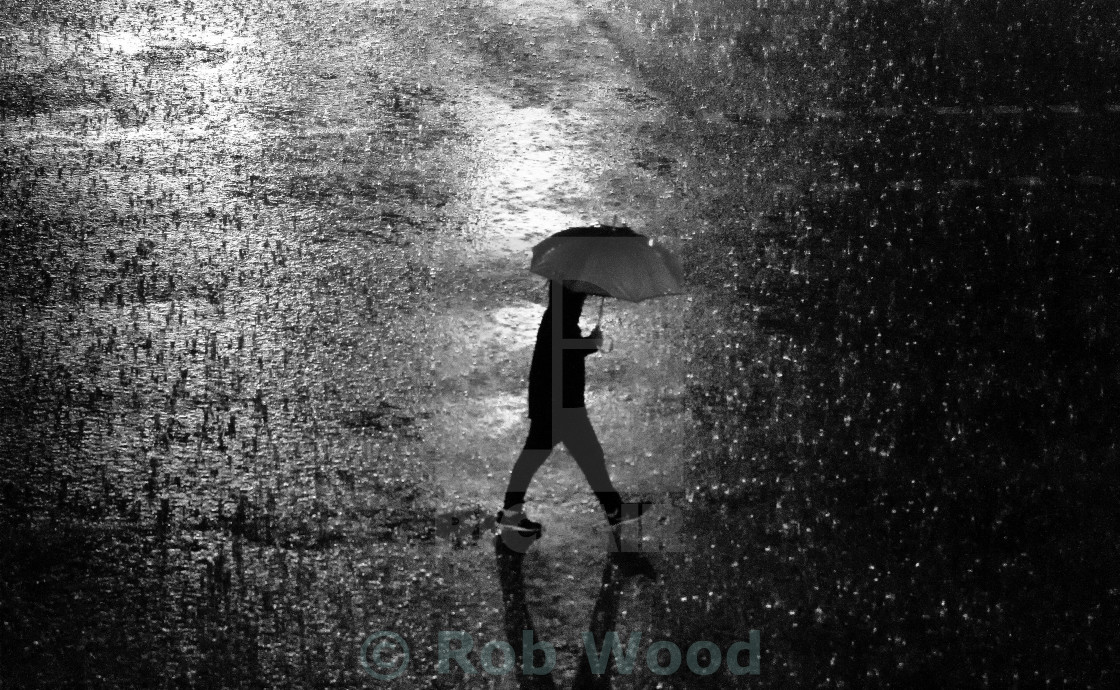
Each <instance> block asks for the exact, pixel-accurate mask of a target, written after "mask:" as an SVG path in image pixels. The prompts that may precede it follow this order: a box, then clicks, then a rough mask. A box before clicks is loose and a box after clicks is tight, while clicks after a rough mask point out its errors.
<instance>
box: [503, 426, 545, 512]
mask: <svg viewBox="0 0 1120 690" xmlns="http://www.w3.org/2000/svg"><path fill="white" fill-rule="evenodd" d="M555 445H556V444H555V443H554V442H553V434H552V425H551V424H550V423H549V422H548V421H546V420H541V419H533V420H532V421H531V422H530V423H529V436H528V438H526V439H525V447H524V448H523V449H522V450H521V454H520V455H519V456H517V462H515V463H514V464H513V471H512V472H510V475H509V486H508V487H507V488H506V497H505V501H504V505H503V508H507V509H508V508H513V507H515V506H519V505H521V504H522V503H524V502H525V494H526V492H528V491H529V484H530V483H531V482H532V481H533V475H535V474H536V473H537V470H539V469H540V468H541V465H543V464H544V461H545V460H547V459H548V456H549V455H550V454H551V453H552V447H553V446H555Z"/></svg>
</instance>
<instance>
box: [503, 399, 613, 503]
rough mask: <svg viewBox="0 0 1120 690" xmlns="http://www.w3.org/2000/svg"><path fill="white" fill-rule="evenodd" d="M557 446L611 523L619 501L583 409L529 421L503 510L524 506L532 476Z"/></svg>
mask: <svg viewBox="0 0 1120 690" xmlns="http://www.w3.org/2000/svg"><path fill="white" fill-rule="evenodd" d="M557 443H563V444H564V447H565V448H567V449H568V452H569V453H571V454H572V457H574V458H575V459H576V463H577V464H578V465H579V468H580V470H581V471H582V472H583V476H584V477H586V478H587V483H588V484H590V485H591V490H592V491H594V492H595V497H596V498H598V499H599V503H600V504H601V505H602V506H603V510H604V511H606V513H607V516H608V517H609V518H612V521H613V518H615V517H616V516H617V515H618V513H619V509H620V508H621V506H622V499H621V498H620V497H619V495H618V492H617V491H615V488H614V485H613V484H612V483H611V478H610V475H608V474H607V463H606V459H605V458H604V456H603V447H602V446H601V445H600V444H599V438H598V437H597V436H596V435H595V429H594V428H593V427H592V426H591V420H590V419H589V418H588V416H587V408H586V407H569V408H562V409H558V410H556V411H554V413H553V414H552V415H551V416H548V415H543V416H538V417H534V418H533V419H532V420H531V421H530V424H529V437H528V438H527V439H525V447H524V448H523V449H522V451H521V455H519V456H518V457H517V462H516V463H514V465H513V472H512V473H511V474H510V477H509V488H508V489H507V490H506V498H505V507H506V508H511V507H513V506H515V505H519V504H521V503H524V502H525V493H526V492H527V491H528V490H529V483H530V482H532V481H533V475H534V474H536V473H537V470H539V469H540V468H541V465H543V464H544V462H545V460H547V459H548V456H549V455H551V454H552V449H553V448H555V447H556V444H557Z"/></svg>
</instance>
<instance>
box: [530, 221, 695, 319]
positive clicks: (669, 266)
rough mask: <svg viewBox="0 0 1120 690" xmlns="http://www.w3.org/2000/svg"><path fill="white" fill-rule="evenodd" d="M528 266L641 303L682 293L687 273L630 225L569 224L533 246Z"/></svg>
mask: <svg viewBox="0 0 1120 690" xmlns="http://www.w3.org/2000/svg"><path fill="white" fill-rule="evenodd" d="M529 270H530V271H532V272H533V273H536V274H537V275H539V276H544V277H545V278H549V279H551V280H565V281H569V282H568V287H569V288H570V289H572V290H574V291H576V292H583V293H586V294H589V295H601V296H604V297H617V298H618V299H624V300H627V301H629V302H641V301H643V300H647V299H650V298H653V297H661V296H663V295H676V294H680V293H681V291H682V286H683V284H684V273H683V271H681V266H680V262H678V261H677V258H676V257H675V256H673V255H672V253H670V252H669V250H667V249H665V248H664V247H661V246H659V245H656V244H654V243H653V240H651V239H650V238H648V237H646V236H645V235H640V234H638V233H636V232H634V231H633V230H631V229H630V228H627V227H612V226H608V225H597V226H592V227H584V228H568V229H567V230H561V231H560V232H558V233H556V234H554V235H552V236H551V237H549V238H547V239H545V240H543V241H542V242H540V243H539V244H537V245H536V246H535V247H533V261H532V264H531V265H530V266H529Z"/></svg>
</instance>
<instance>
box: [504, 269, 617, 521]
mask: <svg viewBox="0 0 1120 690" xmlns="http://www.w3.org/2000/svg"><path fill="white" fill-rule="evenodd" d="M564 283H567V281H564ZM564 283H561V284H557V283H556V282H555V281H549V299H548V308H547V309H546V310H545V312H544V317H543V318H542V319H541V325H540V329H539V330H538V331H537V343H536V347H535V348H534V350H533V362H532V365H531V366H530V369H529V419H530V423H529V437H528V438H527V439H526V440H525V447H524V449H523V450H522V451H521V455H520V456H518V458H517V462H516V463H515V464H514V466H513V472H512V473H511V474H510V478H509V487H508V488H507V490H506V496H505V504H504V507H503V509H502V511H501V512H500V513H499V514H498V522H499V523H500V526H501V528H502V531H503V535H505V534H506V533H507V532H512V533H514V534H519V535H522V536H524V537H530V538H539V537H540V536H541V525H540V523H538V522H534V521H532V520H530V519H529V518H528V517H526V515H525V511H524V503H525V493H526V491H528V489H529V483H530V482H531V481H532V480H533V475H534V474H536V472H537V470H538V469H540V467H541V465H543V464H544V462H545V460H547V459H548V456H549V455H550V454H551V453H552V449H553V448H554V447H555V446H556V444H557V443H559V442H563V443H564V446H565V447H566V448H567V449H568V452H570V453H571V454H572V456H573V457H574V458H575V459H576V462H577V463H578V464H579V468H580V469H581V470H582V471H583V474H584V476H585V477H586V478H587V481H588V483H589V484H590V485H591V489H592V490H593V491H594V492H595V496H596V498H598V499H599V503H600V505H602V507H603V510H604V511H605V512H606V514H607V520H608V521H609V522H610V524H611V525H616V524H618V523H619V522H620V521H621V519H622V499H621V498H620V497H619V495H618V492H617V491H616V490H615V488H614V486H613V485H612V484H611V479H610V476H609V475H608V474H607V465H606V461H605V459H604V457H603V447H602V446H601V445H599V439H598V438H597V437H596V436H595V429H594V428H592V426H591V420H590V419H588V417H587V408H586V407H585V406H584V398H583V389H584V378H585V371H584V358H586V357H587V356H588V355H590V354H591V353H593V352H595V351H596V350H597V349H598V348H599V346H600V345H601V344H602V342H603V339H602V334H601V333H600V332H599V328H598V327H596V328H595V330H594V331H592V332H591V334H590V335H589V336H586V337H584V336H582V335H581V334H580V330H579V315H580V312H581V311H582V310H583V302H584V299H585V298H586V297H587V296H586V295H585V294H583V293H581V292H575V291H573V290H571V289H569V287H568V285H567V284H564Z"/></svg>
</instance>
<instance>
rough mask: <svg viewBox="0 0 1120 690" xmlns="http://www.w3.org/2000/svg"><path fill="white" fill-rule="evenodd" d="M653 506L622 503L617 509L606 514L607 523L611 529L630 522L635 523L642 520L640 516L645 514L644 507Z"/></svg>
mask: <svg viewBox="0 0 1120 690" xmlns="http://www.w3.org/2000/svg"><path fill="white" fill-rule="evenodd" d="M650 505H653V504H652V503H623V504H622V505H621V506H619V507H618V508H615V509H614V510H612V511H611V512H609V513H607V523H608V524H610V526H611V527H617V526H619V525H625V524H627V523H630V522H637V521H638V520H641V519H642V514H643V513H644V512H645V509H646V506H650Z"/></svg>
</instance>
